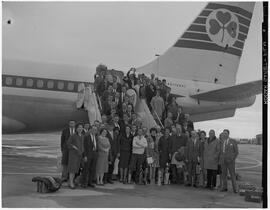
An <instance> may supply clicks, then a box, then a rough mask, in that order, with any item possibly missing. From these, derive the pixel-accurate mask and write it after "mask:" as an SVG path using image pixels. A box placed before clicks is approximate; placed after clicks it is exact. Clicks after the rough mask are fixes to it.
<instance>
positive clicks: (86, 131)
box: [82, 122, 90, 135]
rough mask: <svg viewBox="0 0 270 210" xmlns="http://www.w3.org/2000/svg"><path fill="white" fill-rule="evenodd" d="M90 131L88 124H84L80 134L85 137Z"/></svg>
mask: <svg viewBox="0 0 270 210" xmlns="http://www.w3.org/2000/svg"><path fill="white" fill-rule="evenodd" d="M89 130H90V123H89V122H85V123H84V125H83V131H82V134H83V135H85V134H87V133H88V132H89Z"/></svg>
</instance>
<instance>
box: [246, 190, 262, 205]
mask: <svg viewBox="0 0 270 210" xmlns="http://www.w3.org/2000/svg"><path fill="white" fill-rule="evenodd" d="M245 201H248V202H256V203H260V202H261V201H262V189H256V190H246V192H245Z"/></svg>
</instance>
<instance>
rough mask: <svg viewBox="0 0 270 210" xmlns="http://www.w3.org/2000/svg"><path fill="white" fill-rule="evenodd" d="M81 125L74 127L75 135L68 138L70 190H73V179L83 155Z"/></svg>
mask: <svg viewBox="0 0 270 210" xmlns="http://www.w3.org/2000/svg"><path fill="white" fill-rule="evenodd" d="M82 131H83V124H81V123H79V124H77V125H76V133H75V134H73V135H72V136H70V137H69V139H68V142H67V145H68V149H69V157H68V172H69V182H70V188H71V189H74V188H75V185H74V177H75V174H76V173H78V171H79V169H80V164H81V161H82V154H83V134H82Z"/></svg>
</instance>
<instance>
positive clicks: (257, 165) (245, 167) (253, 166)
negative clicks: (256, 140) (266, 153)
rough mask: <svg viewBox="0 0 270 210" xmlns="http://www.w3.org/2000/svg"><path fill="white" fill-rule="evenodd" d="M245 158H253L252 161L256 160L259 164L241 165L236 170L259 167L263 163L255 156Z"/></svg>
mask: <svg viewBox="0 0 270 210" xmlns="http://www.w3.org/2000/svg"><path fill="white" fill-rule="evenodd" d="M245 159H249V160H252V161H254V162H256V163H257V164H256V165H252V166H244V167H239V168H236V170H242V169H251V168H257V167H259V166H261V165H262V162H261V161H259V160H256V159H254V158H248V157H245Z"/></svg>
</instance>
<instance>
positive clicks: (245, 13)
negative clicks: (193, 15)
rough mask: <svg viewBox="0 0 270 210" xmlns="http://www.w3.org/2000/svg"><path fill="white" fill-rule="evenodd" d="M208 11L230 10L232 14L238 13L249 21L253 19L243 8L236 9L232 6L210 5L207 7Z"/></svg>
mask: <svg viewBox="0 0 270 210" xmlns="http://www.w3.org/2000/svg"><path fill="white" fill-rule="evenodd" d="M206 9H227V10H230V11H231V12H234V13H237V14H239V15H242V16H244V17H246V18H248V19H251V17H252V13H251V12H249V11H247V10H244V9H243V8H241V7H236V6H231V5H224V4H216V3H209V4H208V5H207V6H206Z"/></svg>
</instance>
